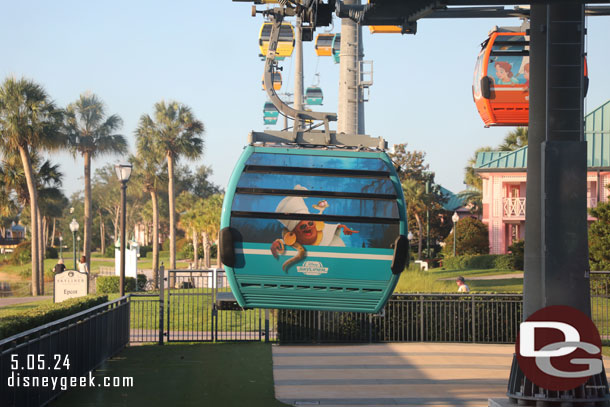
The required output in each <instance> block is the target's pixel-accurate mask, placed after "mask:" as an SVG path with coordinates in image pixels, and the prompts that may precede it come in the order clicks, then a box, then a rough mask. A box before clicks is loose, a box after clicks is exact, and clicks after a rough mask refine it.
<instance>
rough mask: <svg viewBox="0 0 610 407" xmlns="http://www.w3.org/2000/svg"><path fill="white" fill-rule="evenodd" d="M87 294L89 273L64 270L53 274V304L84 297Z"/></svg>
mask: <svg viewBox="0 0 610 407" xmlns="http://www.w3.org/2000/svg"><path fill="white" fill-rule="evenodd" d="M88 293H89V273H81V272H79V271H75V270H65V271H63V272H61V273H57V274H55V287H54V289H53V302H62V301H65V300H67V299H69V298H76V297H84V296H85V295H87V294H88Z"/></svg>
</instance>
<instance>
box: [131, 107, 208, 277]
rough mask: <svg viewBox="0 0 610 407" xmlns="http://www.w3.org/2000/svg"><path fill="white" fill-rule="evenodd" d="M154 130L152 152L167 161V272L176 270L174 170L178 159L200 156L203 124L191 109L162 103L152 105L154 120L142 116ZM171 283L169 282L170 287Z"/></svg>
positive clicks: (202, 144)
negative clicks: (159, 152) (160, 153)
mask: <svg viewBox="0 0 610 407" xmlns="http://www.w3.org/2000/svg"><path fill="white" fill-rule="evenodd" d="M142 121H145V122H146V123H147V124H148V125H149V126H150V127H151V129H153V130H152V131H153V133H154V139H155V145H156V147H155V149H156V148H158V149H159V150H160V151H163V153H164V156H165V158H166V159H167V174H168V198H169V263H170V269H175V268H176V207H175V206H176V205H175V188H174V169H175V166H176V164H177V162H178V160H179V159H180V158H181V157H186V158H188V159H195V158H198V157H200V156H201V155H202V154H203V149H204V142H203V138H202V137H200V136H201V135H202V134H203V132H204V126H203V123H202V122H200V121H199V120H197V119H196V118H195V115H194V114H193V112H192V111H191V109H190V108H189V107H188V106H186V105H183V104H180V103H178V102H168V103H165V102H164V101H161V102H158V103H156V104H155V113H154V120H153V119H152V118H151V117H150V116H148V115H145V116H142V117H141V118H140V123H142ZM171 283H172V282H171V281H170V284H171Z"/></svg>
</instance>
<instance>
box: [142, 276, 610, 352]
mask: <svg viewBox="0 0 610 407" xmlns="http://www.w3.org/2000/svg"><path fill="white" fill-rule="evenodd" d="M169 275H170V276H172V278H171V279H169V278H165V279H164V281H165V284H164V289H165V292H163V290H160V291H155V292H152V293H150V294H134V295H132V298H131V321H132V322H131V342H161V341H162V340H166V341H169V342H174V341H260V340H266V341H276V340H278V341H280V342H281V343H315V342H337V343H338V342H416V341H417V342H419V341H424V342H471V343H514V341H515V340H516V336H517V332H518V329H519V323H520V322H521V320H522V317H523V314H522V313H523V306H522V302H523V296H522V294H395V295H393V296H392V297H391V299H390V300H389V301H388V303H387V305H386V306H385V308H384V309H383V312H382V313H381V314H379V315H370V314H362V313H349V312H326V311H304V310H261V309H253V310H240V309H235V310H220V309H218V307H217V306H216V298H217V296H218V295H219V293H224V292H229V291H230V290H229V286H228V282H227V278H226V275H225V274H224V273H223V272H221V271H216V270H170V271H169ZM168 281H172V287H171V288H170V287H169V283H168ZM609 290H610V273H603V272H602V273H599V272H595V273H592V274H591V310H592V312H591V313H592V318H593V321H594V322H595V323H596V325H597V327H598V329H599V331H600V334H601V335H602V337H603V338H604V339H610V321H609V319H610V296H609V293H610V291H609ZM161 317H162V319H163V322H160V319H161ZM160 327H161V329H160Z"/></svg>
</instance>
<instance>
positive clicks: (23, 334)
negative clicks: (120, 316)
mask: <svg viewBox="0 0 610 407" xmlns="http://www.w3.org/2000/svg"><path fill="white" fill-rule="evenodd" d="M128 299H129V295H125V296H123V297H121V298H117V299H116V300H113V301H108V302H105V303H103V304H100V305H96V306H95V307H92V308H89V309H86V310H84V311H81V312H78V313H76V314H72V315H70V316H67V317H64V318H61V319H58V320H57V321H53V322H49V323H48V324H44V325H41V326H38V327H36V328H32V329H29V330H27V331H24V332H21V333H18V334H16V335H13V336H10V337H8V338H5V339H2V340H0V346H3V345H5V344H7V343H9V342H14V341H16V340H17V339H20V338H22V337H26V336H29V335H31V334H34V333H36V332H38V331H43V330H45V329H47V328H51V327H53V326H55V325H61V324H63V323H65V322H69V321H70V320H72V319H76V318H78V317H81V316H84V315H86V314H90V313H93V312H94V311H96V310H98V309H102V308H104V307H106V308H108V306H110V305H113V304H116V303H119V302H120V303H122V302H126V301H127V300H128Z"/></svg>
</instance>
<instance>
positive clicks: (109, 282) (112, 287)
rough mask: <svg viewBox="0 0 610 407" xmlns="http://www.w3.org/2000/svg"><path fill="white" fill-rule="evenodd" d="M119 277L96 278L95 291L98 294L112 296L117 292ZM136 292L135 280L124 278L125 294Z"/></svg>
mask: <svg viewBox="0 0 610 407" xmlns="http://www.w3.org/2000/svg"><path fill="white" fill-rule="evenodd" d="M119 281H120V277H119V276H98V277H97V280H96V282H95V289H96V292H97V293H98V294H114V293H118V292H119ZM135 290H136V279H135V278H133V277H125V292H131V291H135Z"/></svg>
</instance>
